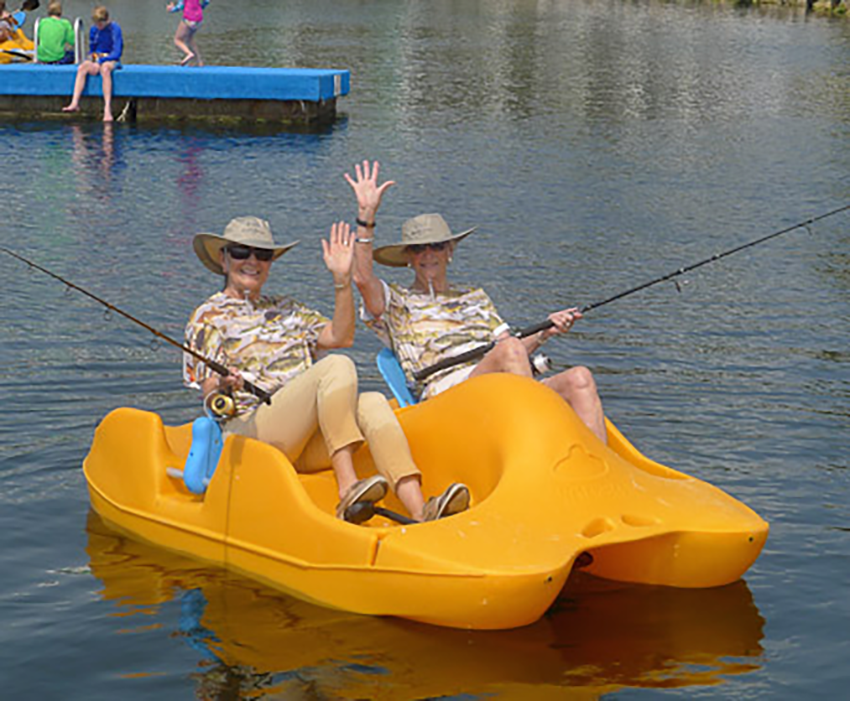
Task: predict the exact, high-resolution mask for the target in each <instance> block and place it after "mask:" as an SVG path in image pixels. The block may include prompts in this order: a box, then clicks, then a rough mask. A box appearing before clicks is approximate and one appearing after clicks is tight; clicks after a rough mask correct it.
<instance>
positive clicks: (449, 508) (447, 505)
mask: <svg viewBox="0 0 850 701" xmlns="http://www.w3.org/2000/svg"><path fill="white" fill-rule="evenodd" d="M468 508H469V489H468V488H467V486H466V485H465V484H460V483H459V482H455V483H454V484H450V485H449V486H448V487H446V491H444V492H443V493H442V494H441V495H440V496H438V497H431V498H430V499H429V500H428V503H427V504H425V508H424V509H422V520H423V521H436V520H437V519H439V518H444V517H446V516H454V514H459V513H460V512H461V511H466V510H467V509H468Z"/></svg>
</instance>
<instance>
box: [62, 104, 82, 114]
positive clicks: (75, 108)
mask: <svg viewBox="0 0 850 701" xmlns="http://www.w3.org/2000/svg"><path fill="white" fill-rule="evenodd" d="M62 111H63V112H79V111H80V108H79V107H78V106H77V105H65V106H64V107H63V108H62Z"/></svg>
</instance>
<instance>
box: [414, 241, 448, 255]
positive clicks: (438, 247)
mask: <svg viewBox="0 0 850 701" xmlns="http://www.w3.org/2000/svg"><path fill="white" fill-rule="evenodd" d="M448 245H449V242H448V241H438V242H437V243H412V244H410V245H409V246H407V247H406V248H405V250H407V251H410V252H411V253H422V252H423V251H424V250H425V249H427V248H430V249H431V250H432V251H442V250H445V248H446V247H447V246H448Z"/></svg>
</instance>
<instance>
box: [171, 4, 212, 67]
mask: <svg viewBox="0 0 850 701" xmlns="http://www.w3.org/2000/svg"><path fill="white" fill-rule="evenodd" d="M207 5H209V0H178V2H176V3H175V2H170V3H168V5H166V9H167V10H168V11H169V12H179V11H180V10H183V19H181V20H180V24H178V25H177V32H175V34H174V45H175V46H176V47H177V48H178V49H180V50H181V51H182V52H183V54H184V56H183V59H182V60H181V61H180V65H181V66H188V65H191V63H192V62H193V61H194V62H195V65H196V66H203V65H204V62H203V61H202V60H201V52H200V51H198V45H197V44H196V43H195V33H196V32H197V31H198V30H199V29H200V28H201V23H202V22H203V21H204V8H205V7H206V6H207Z"/></svg>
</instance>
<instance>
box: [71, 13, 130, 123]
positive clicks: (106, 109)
mask: <svg viewBox="0 0 850 701" xmlns="http://www.w3.org/2000/svg"><path fill="white" fill-rule="evenodd" d="M91 18H92V22H93V23H94V26H93V27H92V28H91V31H90V32H89V52H90V53H89V59H88V60H86V61H83V62H82V63H81V64H80V67H79V68H78V69H77V80H76V81H75V83H74V95H73V97H72V98H71V102H70V104H68V105H67V106H65V107H63V108H62V111H63V112H78V111H79V109H80V97H81V95H82V94H83V90H84V89H85V87H86V80H87V79H88V77H89V76H90V75H100V76H101V78H103V121H104V122H111V121H113V118H112V71H114V70H117V69H119V68H121V54H122V52H123V51H124V37H123V35H122V33H121V27H120V26H118V23H117V22H111V21H110V20H109V12H108V11H107V9H106V8H105V7H104V6H103V5H98V6H97V7H95V8H94V11H93V12H92V16H91Z"/></svg>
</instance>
